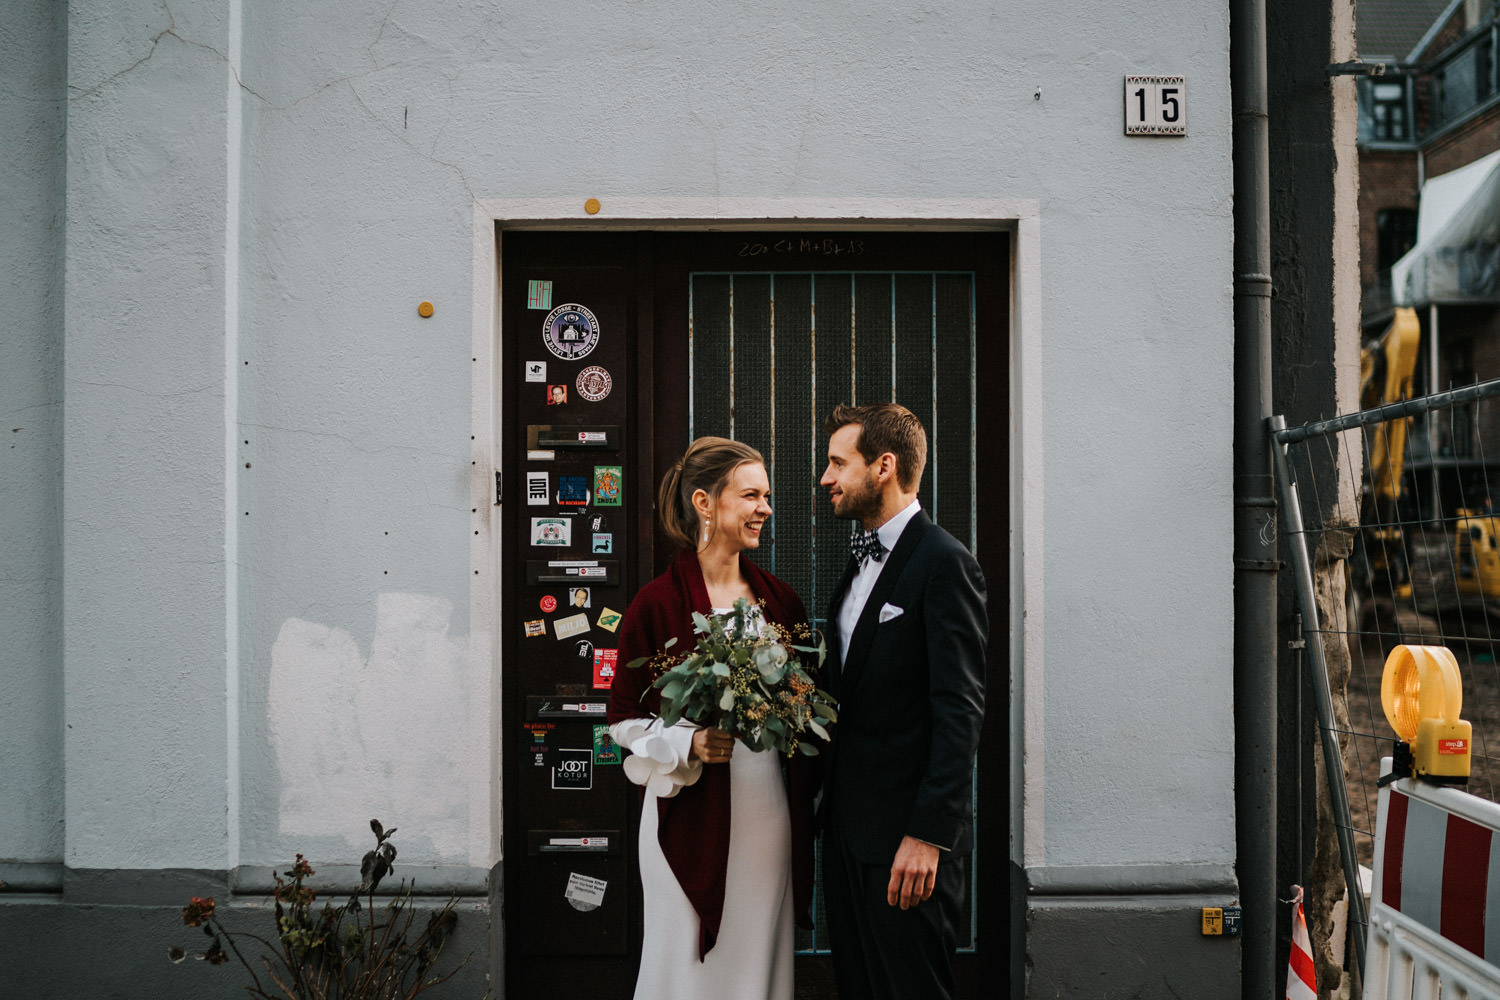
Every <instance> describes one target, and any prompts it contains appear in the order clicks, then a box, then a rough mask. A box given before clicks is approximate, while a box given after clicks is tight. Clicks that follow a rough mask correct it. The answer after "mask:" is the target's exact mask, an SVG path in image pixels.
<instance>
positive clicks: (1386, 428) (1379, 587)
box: [1353, 307, 1422, 604]
mask: <svg viewBox="0 0 1500 1000" xmlns="http://www.w3.org/2000/svg"><path fill="white" fill-rule="evenodd" d="M1421 339H1422V326H1421V323H1420V322H1418V320H1417V313H1416V310H1414V309H1410V308H1406V307H1400V308H1398V309H1396V311H1395V314H1394V315H1393V316H1392V317H1391V325H1390V326H1389V327H1387V328H1386V330H1385V332H1384V333H1382V334H1381V335H1380V336H1379V337H1377V338H1376V339H1374V340H1372V341H1371V342H1369V343H1368V344H1366V345H1365V346H1364V349H1363V350H1361V351H1360V355H1359V407H1360V409H1362V410H1372V409H1374V408H1376V407H1378V406H1385V405H1388V404H1390V403H1398V402H1401V401H1402V400H1405V399H1410V398H1411V394H1412V374H1413V372H1415V371H1416V367H1417V346H1418V344H1419V343H1420V342H1421ZM1410 425H1411V418H1410V417H1401V418H1399V419H1396V420H1387V421H1386V422H1385V423H1383V424H1377V425H1376V426H1375V430H1374V433H1372V434H1371V435H1370V449H1369V455H1368V456H1367V462H1368V467H1367V469H1366V472H1367V474H1368V475H1367V477H1366V489H1367V490H1368V491H1369V493H1368V495H1367V497H1366V502H1365V504H1364V510H1363V512H1362V516H1361V518H1360V520H1361V522H1362V527H1361V531H1360V539H1359V543H1358V544H1357V545H1356V547H1355V558H1354V576H1355V579H1354V581H1353V582H1354V584H1355V586H1356V587H1357V588H1359V589H1361V590H1363V591H1364V592H1365V593H1366V594H1373V593H1375V592H1377V591H1384V592H1386V593H1388V594H1389V595H1390V596H1391V597H1393V598H1395V599H1396V601H1397V603H1398V604H1400V603H1405V602H1407V601H1409V600H1410V598H1411V576H1410V574H1409V573H1408V571H1407V559H1406V540H1405V538H1404V537H1403V536H1402V533H1401V527H1400V521H1399V518H1398V516H1397V511H1396V506H1397V503H1398V501H1399V500H1400V499H1401V469H1402V464H1403V462H1404V461H1405V458H1406V435H1407V431H1408V429H1409V428H1410Z"/></svg>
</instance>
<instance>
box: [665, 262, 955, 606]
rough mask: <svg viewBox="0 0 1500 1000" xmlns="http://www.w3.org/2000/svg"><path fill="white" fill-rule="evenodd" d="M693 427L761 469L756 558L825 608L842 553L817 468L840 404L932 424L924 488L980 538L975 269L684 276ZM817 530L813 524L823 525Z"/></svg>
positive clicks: (932, 510)
mask: <svg viewBox="0 0 1500 1000" xmlns="http://www.w3.org/2000/svg"><path fill="white" fill-rule="evenodd" d="M689 285H690V288H689V305H688V311H689V317H688V322H689V331H690V333H689V339H690V346H689V351H690V359H691V360H690V362H689V366H690V367H689V370H690V373H691V378H692V388H691V398H692V411H691V414H690V417H689V421H688V439H689V440H691V439H693V438H695V437H700V436H703V435H705V434H714V435H719V436H722V437H732V438H735V439H736V440H739V441H744V442H745V443H747V444H750V445H753V446H754V447H756V448H758V449H760V451H761V453H762V454H764V455H765V457H766V466H767V471H768V472H769V473H770V479H771V492H772V506H773V507H774V508H775V511H776V514H775V516H774V517H773V518H772V519H771V536H770V541H769V544H767V543H765V542H763V543H762V545H761V549H760V553H759V556H758V558H759V560H760V561H761V563H762V564H763V565H765V566H766V567H768V568H769V569H770V570H771V571H772V572H774V573H775V574H776V575H778V576H780V577H781V578H782V579H783V580H785V581H786V582H787V583H788V584H790V585H791V586H792V587H794V588H796V590H797V592H798V593H799V594H801V595H802V597H803V600H805V601H806V602H807V610H808V613H809V614H812V615H814V616H821V615H822V614H823V613H824V612H826V611H827V604H828V602H829V600H830V599H831V598H832V596H833V590H834V588H835V587H836V586H837V585H838V581H839V578H840V577H841V576H842V575H843V572H844V564H845V562H846V561H847V560H848V558H849V537H848V536H849V525H848V524H847V523H842V522H838V521H835V520H834V518H833V515H832V513H831V512H830V511H829V509H828V503H827V499H826V497H824V496H823V495H822V494H821V492H820V491H819V488H818V477H819V475H821V473H822V470H823V467H824V465H825V464H826V461H827V460H826V455H825V450H824V449H825V445H826V443H827V442H826V439H825V437H824V435H823V419H824V418H825V417H826V416H827V415H828V412H829V411H830V410H832V409H833V407H834V406H835V405H836V404H838V403H853V404H859V403H874V402H882V401H887V400H892V399H894V400H895V401H897V402H899V403H901V404H902V405H903V406H905V407H906V408H907V409H909V410H911V411H912V412H913V413H915V414H916V415H917V416H918V417H919V418H921V420H922V423H923V424H924V425H925V426H926V427H927V434H928V447H929V453H928V462H927V467H926V469H925V470H924V471H923V474H922V482H921V485H920V488H919V495H920V497H921V500H922V506H923V508H924V509H925V510H926V511H927V513H928V514H929V515H931V516H932V518H933V520H935V521H937V522H938V523H939V524H941V525H942V526H943V527H944V528H946V529H947V530H948V531H949V532H950V533H951V534H953V536H954V537H955V538H957V539H959V540H960V541H962V542H964V543H966V544H967V545H968V546H969V547H970V549H973V547H974V545H975V520H976V517H975V511H976V502H975V501H976V497H975V495H974V447H975V435H976V428H975V420H974V413H975V397H974V375H973V371H974V326H975V320H974V278H973V275H972V274H969V273H964V272H936V273H932V272H917V273H908V272H894V273H884V272H883V273H865V272H862V273H857V274H826V273H818V274H807V273H776V274H746V273H738V272H737V273H735V274H718V273H696V274H693V275H691V276H690V277H689ZM820 529H821V530H820Z"/></svg>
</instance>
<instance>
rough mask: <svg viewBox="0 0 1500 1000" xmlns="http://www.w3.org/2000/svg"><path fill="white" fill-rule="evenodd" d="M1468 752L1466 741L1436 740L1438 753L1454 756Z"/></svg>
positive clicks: (1467, 742)
mask: <svg viewBox="0 0 1500 1000" xmlns="http://www.w3.org/2000/svg"><path fill="white" fill-rule="evenodd" d="M1468 752H1469V741H1468V740H1438V753H1444V754H1455V753H1468Z"/></svg>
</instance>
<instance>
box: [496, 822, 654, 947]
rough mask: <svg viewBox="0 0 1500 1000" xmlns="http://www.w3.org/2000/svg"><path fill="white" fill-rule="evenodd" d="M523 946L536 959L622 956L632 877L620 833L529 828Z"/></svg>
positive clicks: (524, 873) (523, 886)
mask: <svg viewBox="0 0 1500 1000" xmlns="http://www.w3.org/2000/svg"><path fill="white" fill-rule="evenodd" d="M527 840H528V844H527V852H526V853H527V859H526V864H525V866H524V869H523V871H522V874H521V885H520V886H519V891H520V892H521V893H522V894H523V895H522V896H521V897H520V898H522V899H524V900H525V901H526V902H525V911H526V914H527V916H526V919H524V920H523V921H522V922H521V935H520V936H521V946H522V947H523V948H524V949H525V950H526V951H527V953H529V954H534V955H623V954H625V952H626V947H627V945H628V936H627V926H628V919H629V915H630V905H631V901H630V895H631V886H630V884H629V880H630V878H631V874H630V869H629V868H628V867H627V865H626V863H625V852H624V842H623V840H622V839H621V834H620V831H619V830H529V831H527Z"/></svg>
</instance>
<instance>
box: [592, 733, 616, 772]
mask: <svg viewBox="0 0 1500 1000" xmlns="http://www.w3.org/2000/svg"><path fill="white" fill-rule="evenodd" d="M594 763H595V764H618V763H620V746H619V744H618V743H616V742H615V741H614V738H613V737H612V736H610V735H609V727H608V726H595V727H594Z"/></svg>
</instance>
